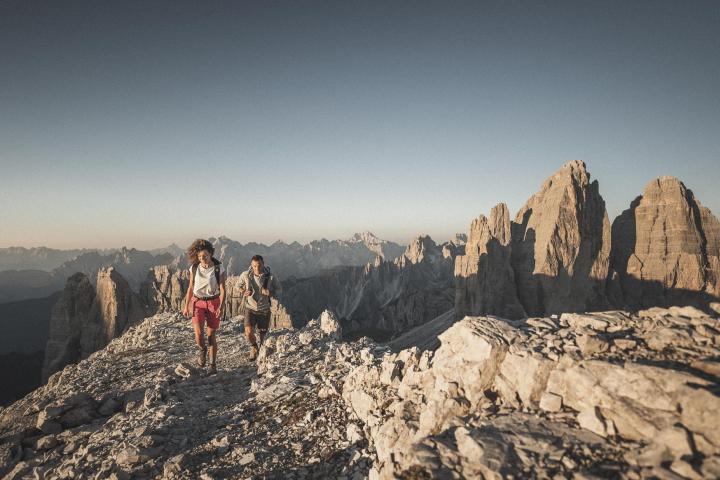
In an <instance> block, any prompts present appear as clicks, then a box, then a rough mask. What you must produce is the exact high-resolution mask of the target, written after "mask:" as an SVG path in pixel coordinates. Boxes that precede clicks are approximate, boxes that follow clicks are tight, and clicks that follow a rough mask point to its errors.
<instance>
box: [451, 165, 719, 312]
mask: <svg viewBox="0 0 720 480" xmlns="http://www.w3.org/2000/svg"><path fill="white" fill-rule="evenodd" d="M508 216H509V215H508V213H507V208H506V207H505V206H504V204H500V205H498V206H496V207H495V208H494V209H493V211H492V212H491V214H490V218H489V219H488V218H486V217H485V216H484V215H481V216H480V217H479V218H477V219H475V220H473V222H472V224H471V225H470V230H469V235H468V245H467V248H466V254H465V255H463V256H460V257H458V258H457V260H456V263H455V286H456V298H455V311H456V317H457V318H458V319H459V318H462V317H463V316H464V315H485V314H495V315H500V316H503V317H505V318H522V317H523V316H525V315H528V316H538V315H548V314H553V313H563V312H584V311H593V310H602V309H605V308H608V307H609V306H613V307H616V308H626V309H630V310H637V309H640V308H644V307H650V306H669V305H673V304H680V305H695V306H698V307H700V308H702V309H704V310H705V311H712V309H711V307H710V304H712V303H714V302H718V301H720V233H719V232H720V222H718V220H717V218H716V217H714V216H713V215H712V213H711V212H710V210H708V209H707V208H705V207H703V206H702V205H701V204H700V202H699V201H698V200H697V199H695V197H694V195H693V194H692V192H691V191H690V190H687V189H686V188H685V186H684V185H683V184H682V182H680V181H679V180H677V179H676V178H672V177H661V178H659V179H656V180H654V181H652V182H650V183H649V184H648V186H647V187H646V189H645V192H644V193H643V195H642V196H640V197H638V198H637V199H635V200H634V201H633V202H632V204H631V206H630V208H629V209H628V210H626V211H624V212H623V213H622V214H621V215H620V216H619V217H617V218H616V219H615V221H614V222H613V225H612V228H610V224H609V221H608V217H607V213H606V211H605V202H604V201H603V199H602V197H601V196H600V193H599V187H598V183H597V181H593V182H591V181H590V175H589V174H588V172H587V170H586V168H585V164H584V163H583V162H581V161H578V160H574V161H571V162H568V163H566V164H565V165H563V167H562V168H561V169H560V170H558V171H557V172H556V173H555V174H554V175H553V176H552V177H550V178H549V179H548V180H546V181H545V183H543V185H542V188H541V189H540V191H539V192H538V193H536V194H535V195H533V196H532V197H531V198H530V200H528V202H527V203H526V204H525V205H524V206H523V207H522V208H521V209H520V211H519V212H518V213H517V215H516V217H515V220H514V221H513V222H510V221H509V219H508ZM508 226H509V227H508ZM508 228H509V233H508ZM611 261H612V265H611Z"/></svg>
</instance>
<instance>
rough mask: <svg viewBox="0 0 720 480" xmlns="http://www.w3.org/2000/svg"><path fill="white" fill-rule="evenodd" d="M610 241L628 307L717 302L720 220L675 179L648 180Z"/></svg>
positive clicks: (617, 223) (618, 220)
mask: <svg viewBox="0 0 720 480" xmlns="http://www.w3.org/2000/svg"><path fill="white" fill-rule="evenodd" d="M612 242H613V248H612V266H613V269H614V270H615V271H616V272H618V274H619V276H620V283H621V286H622V292H623V295H624V301H625V303H626V304H627V306H628V307H629V308H634V309H635V308H643V307H649V306H668V305H672V304H683V305H696V306H699V307H701V308H704V309H706V310H707V309H708V308H709V305H710V304H711V303H712V302H717V301H719V300H720V222H718V219H717V218H716V217H714V216H713V215H712V213H711V212H710V210H708V209H707V208H705V207H703V206H702V205H701V204H700V202H699V201H698V200H697V199H696V198H695V196H694V195H693V193H692V191H690V190H688V189H687V188H686V187H685V185H684V184H683V183H682V182H681V181H680V180H678V179H677V178H674V177H660V178H658V179H656V180H653V181H652V182H650V183H649V184H648V185H647V186H646V187H645V191H644V192H643V195H642V196H640V197H638V198H636V199H635V200H634V201H633V202H632V203H631V205H630V208H629V209H628V210H625V211H624V212H623V213H622V214H621V215H620V216H618V217H617V218H616V219H615V221H614V222H613V227H612Z"/></svg>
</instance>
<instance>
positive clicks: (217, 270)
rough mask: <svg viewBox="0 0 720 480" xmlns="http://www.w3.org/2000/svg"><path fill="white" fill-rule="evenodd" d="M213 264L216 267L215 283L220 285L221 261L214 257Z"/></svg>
mask: <svg viewBox="0 0 720 480" xmlns="http://www.w3.org/2000/svg"><path fill="white" fill-rule="evenodd" d="M212 261H213V264H214V265H215V281H216V282H217V284H218V285H220V263H221V262H220V260H218V259H217V258H215V257H212Z"/></svg>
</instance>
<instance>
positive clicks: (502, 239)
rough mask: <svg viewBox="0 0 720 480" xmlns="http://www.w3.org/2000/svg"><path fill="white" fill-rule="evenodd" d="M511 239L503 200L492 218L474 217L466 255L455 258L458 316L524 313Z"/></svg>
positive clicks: (493, 212)
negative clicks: (517, 283) (513, 264)
mask: <svg viewBox="0 0 720 480" xmlns="http://www.w3.org/2000/svg"><path fill="white" fill-rule="evenodd" d="M510 241H511V237H510V214H509V213H508V209H507V206H506V205H505V204H504V203H500V204H498V205H496V206H495V207H494V208H493V209H492V210H491V212H490V218H487V217H485V216H484V215H480V216H479V217H478V218H476V219H475V220H473V221H472V223H471V224H470V232H469V235H468V239H467V243H466V245H465V255H459V256H458V257H456V259H455V272H454V273H455V313H456V315H457V317H458V318H462V317H464V316H465V315H487V314H497V315H503V316H504V317H506V318H522V317H524V316H525V309H524V308H523V306H522V304H520V301H519V300H518V297H517V288H516V285H515V272H514V271H513V268H512V265H511V263H510V254H511V251H512V250H511V246H510Z"/></svg>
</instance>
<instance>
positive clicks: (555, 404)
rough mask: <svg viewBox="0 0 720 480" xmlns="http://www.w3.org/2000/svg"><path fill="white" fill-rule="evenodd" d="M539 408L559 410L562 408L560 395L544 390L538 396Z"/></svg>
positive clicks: (548, 410)
mask: <svg viewBox="0 0 720 480" xmlns="http://www.w3.org/2000/svg"><path fill="white" fill-rule="evenodd" d="M540 408H541V409H543V410H545V411H546V412H559V411H560V409H561V408H562V397H561V396H560V395H555V394H554V393H550V392H544V393H543V394H542V396H541V397H540Z"/></svg>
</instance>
